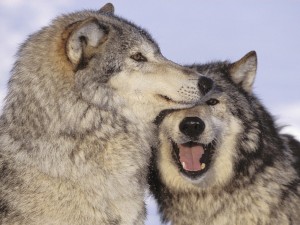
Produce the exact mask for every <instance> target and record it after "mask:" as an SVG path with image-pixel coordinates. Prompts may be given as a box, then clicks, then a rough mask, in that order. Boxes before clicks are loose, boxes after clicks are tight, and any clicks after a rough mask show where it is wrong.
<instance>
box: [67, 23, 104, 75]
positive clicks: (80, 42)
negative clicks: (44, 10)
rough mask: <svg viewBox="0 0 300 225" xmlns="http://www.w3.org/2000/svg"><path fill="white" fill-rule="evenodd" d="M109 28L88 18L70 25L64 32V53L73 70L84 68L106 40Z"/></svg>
mask: <svg viewBox="0 0 300 225" xmlns="http://www.w3.org/2000/svg"><path fill="white" fill-rule="evenodd" d="M108 32H109V29H108V27H106V26H103V25H101V24H99V22H98V20H97V19H96V18H89V19H86V20H83V21H79V22H76V23H74V24H72V25H70V26H69V27H68V28H67V29H66V30H65V32H64V34H63V37H64V39H65V40H66V42H65V46H66V54H67V57H68V59H69V61H70V62H71V63H72V65H73V68H74V70H79V69H82V68H84V67H85V66H86V65H87V63H88V62H89V60H90V59H91V58H92V57H93V56H94V55H95V54H96V53H97V51H99V47H100V46H101V45H102V44H103V43H104V42H105V41H106V40H107V36H108Z"/></svg>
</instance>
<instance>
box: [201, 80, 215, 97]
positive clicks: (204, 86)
mask: <svg viewBox="0 0 300 225" xmlns="http://www.w3.org/2000/svg"><path fill="white" fill-rule="evenodd" d="M213 85H214V82H213V81H212V79H210V78H208V77H203V76H202V77H200V79H199V81H198V87H199V89H200V91H201V93H202V94H203V95H205V94H207V93H208V92H209V91H210V90H211V89H212V88H213Z"/></svg>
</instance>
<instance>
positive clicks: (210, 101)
mask: <svg viewBox="0 0 300 225" xmlns="http://www.w3.org/2000/svg"><path fill="white" fill-rule="evenodd" d="M218 103H219V100H218V99H215V98H211V99H209V100H207V101H206V104H207V105H216V104H218Z"/></svg>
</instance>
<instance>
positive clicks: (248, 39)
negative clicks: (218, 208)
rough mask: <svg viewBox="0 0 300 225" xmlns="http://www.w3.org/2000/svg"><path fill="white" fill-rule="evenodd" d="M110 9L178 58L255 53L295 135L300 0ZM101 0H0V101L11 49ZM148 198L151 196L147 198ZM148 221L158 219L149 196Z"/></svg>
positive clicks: (281, 118)
mask: <svg viewBox="0 0 300 225" xmlns="http://www.w3.org/2000/svg"><path fill="white" fill-rule="evenodd" d="M110 2H112V3H113V4H114V5H115V10H116V14H118V15H121V16H122V17H124V18H126V19H129V20H131V21H133V22H134V23H136V24H138V25H140V26H142V27H144V28H146V29H147V30H148V31H149V32H150V33H151V34H152V36H153V37H154V39H156V41H157V42H158V44H159V45H160V47H161V50H162V53H163V54H164V55H165V56H166V57H167V58H169V59H171V60H173V61H175V62H178V63H183V64H192V63H197V62H207V61H212V60H216V59H220V60H226V59H228V60H232V61H234V60H238V59H239V58H241V57H242V56H243V55H244V54H246V53H247V52H248V51H251V50H256V52H257V54H258V75H257V79H256V83H255V92H256V94H257V95H258V96H259V97H260V98H261V99H262V100H263V102H264V103H265V105H266V106H267V108H269V109H270V111H271V112H272V113H273V114H274V115H275V116H276V118H278V122H279V124H281V125H291V126H288V127H287V128H285V129H284V131H286V132H290V133H293V134H295V135H297V137H298V139H300V88H299V86H300V72H299V71H300V41H299V40H300V1H298V0H251V1H250V0H247V1H239V0H211V1H205V0H198V1H196V0H185V1H182V0H169V1H167V0H151V1H141V0H126V1H125V0H112V1H110ZM105 3H106V1H100V0H85V1H76V0H52V1H47V0H0V33H1V36H0V59H1V63H0V73H1V76H0V103H1V102H2V99H3V98H4V96H5V93H6V83H7V80H8V78H9V71H10V69H11V67H12V64H13V62H14V54H15V53H16V51H17V48H18V46H19V45H20V43H22V41H24V40H25V38H26V37H27V35H29V34H30V33H32V32H34V31H36V30H37V29H39V28H41V27H42V26H45V25H47V24H48V23H49V22H50V21H51V19H52V18H54V17H55V16H57V15H59V14H61V13H68V12H72V11H74V10H81V9H89V8H90V9H98V8H100V7H101V6H102V5H104V4H105ZM150 201H151V200H150ZM149 213H150V215H149V217H148V220H147V224H148V225H150V224H155V225H157V224H159V222H158V216H157V215H156V214H155V205H154V204H153V202H152V201H151V203H150V204H149Z"/></svg>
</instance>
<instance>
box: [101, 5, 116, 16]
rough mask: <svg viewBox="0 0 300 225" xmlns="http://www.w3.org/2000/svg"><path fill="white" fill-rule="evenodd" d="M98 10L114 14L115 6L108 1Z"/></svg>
mask: <svg viewBox="0 0 300 225" xmlns="http://www.w3.org/2000/svg"><path fill="white" fill-rule="evenodd" d="M98 12H99V13H106V14H111V15H112V14H114V13H115V7H114V5H113V4H111V3H106V4H105V5H104V6H103V7H102V8H101V9H99V10H98Z"/></svg>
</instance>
